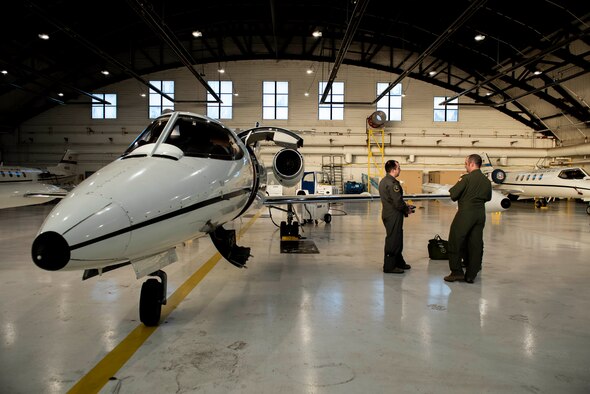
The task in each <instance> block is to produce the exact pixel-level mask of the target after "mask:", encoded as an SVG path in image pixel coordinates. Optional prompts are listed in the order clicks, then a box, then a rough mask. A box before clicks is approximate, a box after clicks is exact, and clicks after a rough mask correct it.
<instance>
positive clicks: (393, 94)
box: [375, 82, 403, 122]
mask: <svg viewBox="0 0 590 394" xmlns="http://www.w3.org/2000/svg"><path fill="white" fill-rule="evenodd" d="M389 85H391V84H390V83H389V82H377V84H376V85H375V86H376V89H377V96H376V97H379V96H380V95H381V93H383V91H384V90H385V89H387V87H389ZM398 98H399V99H398ZM398 100H399V107H396V106H392V101H398ZM402 100H403V89H402V84H401V83H398V84H397V85H395V86H394V87H393V88H392V89H391V90H390V91H389V92H387V94H386V95H385V96H383V97H382V98H381V99H380V100H379V101H377V104H376V106H375V109H376V110H377V111H383V112H385V115H387V121H388V122H389V121H392V122H401V121H402V107H403V103H402ZM384 103H385V104H384ZM392 113H394V114H396V113H399V116H391V114H392Z"/></svg>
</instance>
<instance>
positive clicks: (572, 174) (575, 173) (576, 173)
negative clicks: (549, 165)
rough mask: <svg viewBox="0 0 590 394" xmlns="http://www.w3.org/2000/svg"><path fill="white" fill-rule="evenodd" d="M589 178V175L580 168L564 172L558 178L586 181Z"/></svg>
mask: <svg viewBox="0 0 590 394" xmlns="http://www.w3.org/2000/svg"><path fill="white" fill-rule="evenodd" d="M587 176H588V175H587V174H586V173H585V172H584V171H583V170H582V169H580V168H571V169H567V170H563V171H561V172H560V173H559V175H558V177H560V178H562V179H584V178H585V177H587Z"/></svg>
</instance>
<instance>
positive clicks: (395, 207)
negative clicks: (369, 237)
mask: <svg viewBox="0 0 590 394" xmlns="http://www.w3.org/2000/svg"><path fill="white" fill-rule="evenodd" d="M385 172H386V175H385V176H384V177H383V179H381V182H379V196H380V197H381V204H382V205H383V210H382V212H381V219H382V220H383V224H384V225H385V231H386V234H387V235H386V236H385V248H384V253H385V258H384V260H383V272H385V273H386V274H403V273H404V270H409V269H410V268H412V267H411V266H410V265H409V264H407V263H406V261H405V260H404V257H403V256H402V251H403V249H404V231H403V227H404V217H407V216H408V215H409V214H411V213H414V206H413V205H407V204H406V202H405V201H404V199H403V196H404V192H403V190H402V186H401V184H400V183H399V181H398V180H397V177H398V176H399V174H400V172H401V168H400V165H399V162H397V161H395V160H388V161H387V162H386V163H385Z"/></svg>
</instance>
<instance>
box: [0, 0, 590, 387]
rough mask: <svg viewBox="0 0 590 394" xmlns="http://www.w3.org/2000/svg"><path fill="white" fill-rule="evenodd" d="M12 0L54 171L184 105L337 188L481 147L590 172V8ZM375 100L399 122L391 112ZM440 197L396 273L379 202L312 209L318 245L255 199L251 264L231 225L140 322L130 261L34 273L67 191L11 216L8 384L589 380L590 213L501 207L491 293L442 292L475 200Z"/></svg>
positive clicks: (185, 257) (492, 245) (6, 30)
mask: <svg viewBox="0 0 590 394" xmlns="http://www.w3.org/2000/svg"><path fill="white" fill-rule="evenodd" d="M6 12H7V15H11V16H12V17H11V18H10V20H7V21H6V23H4V24H3V25H2V27H1V29H2V31H3V34H4V37H6V38H5V39H4V40H3V41H2V42H1V43H0V48H1V55H0V69H1V70H0V71H1V74H0V81H1V85H0V162H2V163H3V165H4V166H6V165H12V166H19V165H20V166H23V167H36V168H37V167H38V168H47V167H50V166H55V165H56V164H57V163H58V162H59V160H60V158H61V157H62V156H63V155H64V152H66V151H67V150H68V149H70V150H72V151H75V152H76V154H77V169H76V171H77V172H78V174H79V175H80V176H81V177H88V176H90V175H91V174H92V173H94V172H96V171H97V170H99V169H100V168H101V167H103V166H105V165H106V164H108V163H110V162H112V161H113V160H115V159H117V158H119V157H120V156H121V154H122V152H123V151H125V149H126V148H127V147H128V146H129V144H130V143H131V142H132V141H133V140H134V139H135V138H136V136H137V135H138V134H139V133H140V132H141V131H142V130H143V129H144V128H146V126H148V124H150V122H151V121H152V120H153V119H154V117H155V116H153V115H154V114H156V115H159V114H160V113H162V111H164V110H166V109H174V110H176V111H188V112H194V113H198V114H204V115H207V114H216V115H217V116H213V117H214V118H218V119H219V118H220V119H219V120H220V121H221V122H222V123H223V124H224V125H226V126H227V127H228V128H230V129H232V130H234V131H235V132H236V133H239V132H241V131H243V130H248V129H250V128H252V127H255V125H264V126H269V127H279V128H285V129H288V130H291V131H293V132H294V133H296V134H297V135H298V136H300V137H301V138H302V139H303V140H304V144H303V146H302V147H301V148H300V149H299V151H300V152H301V154H302V155H303V157H304V158H305V169H306V170H307V171H327V172H329V173H330V176H331V178H332V179H331V182H332V183H333V184H334V185H335V186H336V187H337V190H338V191H339V192H343V184H344V182H346V181H354V182H361V183H362V182H363V179H364V176H365V175H369V176H377V178H378V177H380V176H382V175H383V173H382V165H383V160H384V159H385V160H386V159H390V158H392V159H396V160H398V161H399V162H400V163H401V165H402V174H401V178H402V180H404V181H405V182H404V185H405V186H404V190H405V192H406V193H418V192H420V191H421V190H419V189H420V186H421V184H422V183H424V182H429V181H430V182H433V179H435V180H439V181H440V183H451V184H452V183H453V180H456V179H458V177H459V174H461V173H462V172H463V170H464V167H463V162H464V159H465V157H466V156H467V155H469V154H471V153H486V154H488V155H489V157H490V158H491V160H492V163H493V165H494V166H498V167H501V168H503V169H506V171H511V170H523V171H524V170H529V169H532V168H535V167H547V168H552V167H557V166H580V167H582V168H585V169H586V170H588V169H589V168H590V160H589V159H588V156H589V155H590V143H588V137H589V135H590V131H589V128H588V123H589V122H590V105H589V104H588V101H589V99H588V97H589V95H590V76H589V75H588V71H590V51H589V49H590V46H589V44H590V39H589V38H590V37H589V35H590V34H589V33H590V30H589V25H590V7H589V6H588V5H587V4H586V3H585V2H580V1H549V0H545V1H532V0H531V1H528V0H527V1H521V2H517V3H514V2H512V3H507V2H502V1H498V0H488V1H483V0H472V1H467V0H462V1H456V2H452V3H450V4H448V3H441V2H426V3H417V2H408V3H406V4H398V3H396V2H385V1H370V0H346V1H336V0H334V1H322V2H317V1H315V2H314V1H308V0H302V1H298V2H290V1H287V2H275V1H272V0H271V1H270V2H267V1H252V2H248V3H243V2H234V1H220V2H215V3H211V4H206V5H205V4H200V3H199V2H189V1H175V2H165V1H148V2H140V1H135V0H130V1H128V2H123V3H121V2H115V1H110V0H106V1H103V2H101V3H100V4H97V5H96V8H95V9H94V8H93V9H92V10H89V9H88V5H87V4H85V3H83V2H75V1H71V0H65V1H63V0H61V1H47V2H43V3H42V2H36V1H29V0H27V1H23V2H11V3H10V4H8V5H6ZM270 85H272V87H271V88H269V86H270ZM327 85H328V86H331V89H330V88H328V89H326V86H327ZM269 89H270V90H269ZM216 95H217V96H219V97H218V98H216V97H215V96H216ZM384 99H385V101H384ZM330 100H331V101H330ZM447 100H448V102H447ZM377 110H385V111H387V116H388V119H387V122H385V123H384V124H383V125H382V126H379V127H377V128H373V127H370V125H369V124H368V122H367V118H368V117H370V116H371V114H373V113H374V112H375V111H377ZM153 111H155V112H153ZM372 138H375V139H374V140H372ZM276 152H277V149H276V148H275V147H272V146H264V147H263V149H262V151H261V157H262V159H263V160H264V162H265V163H269V162H272V158H273V156H274V154H275V153H276ZM335 169H336V170H335ZM334 171H336V172H334ZM335 174H337V176H336V175H335ZM443 179H444V181H442V180H443ZM155 182H157V180H155ZM269 183H271V184H272V183H275V181H274V180H273V179H269ZM436 183H438V182H436ZM297 188H298V186H293V187H287V188H285V189H284V190H283V192H284V193H285V194H293V193H294V192H295V190H296V189H297ZM74 190H75V189H74ZM129 193H133V190H130V191H129ZM139 198H141V196H138V199H139ZM417 205H418V210H417V213H416V214H414V215H413V216H411V217H410V218H409V219H408V220H407V222H406V224H405V241H404V255H405V256H406V260H407V261H408V263H410V264H411V265H412V269H411V270H409V271H407V272H406V273H405V274H403V275H400V276H393V277H392V276H391V275H389V276H388V275H384V274H383V273H382V272H381V264H382V259H383V256H382V255H383V237H384V234H385V231H384V229H383V225H382V222H381V218H380V208H381V207H380V203H378V202H371V203H357V204H355V203H344V205H333V206H332V211H331V212H332V213H333V217H334V219H333V220H332V221H331V223H327V222H325V221H322V220H321V218H320V220H319V223H315V224H314V223H311V224H309V225H307V226H304V227H303V231H304V232H303V235H304V236H305V237H306V238H308V239H310V240H313V242H314V243H315V245H316V246H317V248H318V250H319V253H309V254H308V253H300V254H297V253H292V254H288V253H280V250H279V246H278V243H279V236H278V230H277V229H276V227H275V226H274V224H273V222H277V221H280V220H285V216H286V215H285V213H284V212H273V213H272V214H271V213H270V212H271V211H267V210H266V209H259V210H256V209H251V210H250V211H248V213H247V214H245V215H243V216H242V217H241V218H239V219H236V221H235V223H234V225H235V227H236V229H237V230H243V231H242V232H241V236H240V241H239V243H243V244H247V245H248V246H250V247H251V248H252V252H251V253H252V255H253V256H254V257H252V262H251V263H249V265H248V266H249V267H250V268H249V269H248V270H239V269H236V268H235V267H233V266H231V265H229V264H226V263H225V262H224V261H223V258H221V257H220V255H219V254H216V251H215V248H214V247H213V244H212V243H211V241H210V240H209V238H208V237H207V238H201V239H195V240H190V241H187V242H185V243H183V244H182V245H179V246H178V248H177V250H178V253H179V255H180V260H181V261H180V262H178V263H175V264H172V265H170V266H169V267H167V268H166V271H167V273H168V275H169V285H168V289H167V292H168V295H169V296H170V297H171V300H172V302H170V304H171V305H169V306H167V307H166V309H164V312H163V318H162V322H161V324H160V326H159V327H156V328H153V327H149V328H146V327H144V326H143V325H142V324H141V323H139V320H138V317H137V300H138V296H139V292H140V287H141V281H138V280H136V279H135V278H134V273H133V270H132V269H130V268H129V267H124V268H121V269H118V270H114V271H112V272H108V273H104V274H103V275H102V276H99V277H97V278H92V279H90V280H87V281H81V280H80V279H81V278H80V277H81V272H79V271H75V272H47V271H41V270H39V269H38V268H37V267H36V266H34V264H33V263H32V261H31V243H32V242H33V239H34V238H35V235H36V233H37V231H38V230H39V228H40V226H41V224H42V222H43V221H44V219H45V218H46V217H47V215H48V214H49V213H50V211H51V209H52V208H53V207H54V206H55V202H51V203H47V204H43V205H32V206H25V207H18V208H8V209H0V223H1V225H0V229H1V230H0V231H1V232H0V251H1V256H2V257H0V270H1V271H2V275H1V277H2V283H3V285H4V286H3V290H1V293H2V299H3V302H2V310H1V315H0V319H1V321H0V336H1V337H2V345H1V346H2V347H1V349H0V350H1V351H0V366H1V367H2V370H3V371H4V372H2V374H0V376H1V377H0V384H1V386H0V387H3V388H4V389H6V390H7V392H15V393H16V392H64V391H68V390H71V391H72V392H98V391H100V392H105V393H106V392H145V391H157V392H169V391H172V390H175V391H178V392H212V393H215V392H243V393H255V392H256V393H258V392H269V393H270V392H277V391H279V390H282V391H286V392H314V393H330V392H350V393H356V392H359V391H361V390H365V391H370V392H391V391H392V390H393V391H399V392H448V393H451V392H452V393H457V392H465V393H467V392H474V391H487V392H507V391H509V392H519V393H520V392H522V393H530V392H535V393H545V392H546V393H553V392H568V393H570V392H571V393H578V392H579V393H583V392H588V391H589V390H590V379H589V376H590V373H589V372H590V371H589V368H588V366H589V365H590V358H589V356H588V352H587V351H585V349H587V348H588V347H589V345H590V336H589V335H588V333H587V330H586V327H587V326H588V323H589V321H588V320H589V318H588V315H587V313H586V311H587V310H588V300H590V297H589V295H590V294H589V291H588V289H587V286H586V283H587V281H588V279H590V275H589V270H588V267H587V258H586V257H584V256H587V255H588V252H589V251H590V237H589V236H588V233H590V228H589V227H588V225H589V223H588V216H587V215H586V214H585V213H584V212H585V208H586V206H587V204H583V203H580V201H579V200H575V199H569V200H565V199H563V200H556V201H553V202H552V203H550V204H549V205H548V206H547V207H543V208H542V209H537V208H535V207H534V205H533V204H532V203H530V202H527V200H525V201H522V202H516V203H513V206H512V207H511V208H510V209H509V210H508V211H506V212H501V213H493V214H488V215H487V224H486V229H485V232H484V242H485V254H484V268H483V271H482V274H481V277H480V278H478V281H477V282H476V283H474V284H472V285H468V284H460V283H445V282H444V281H443V280H442V277H443V276H444V275H446V274H448V263H447V262H446V261H435V260H430V259H429V258H428V253H427V251H426V244H427V243H428V240H429V239H430V238H432V237H433V236H434V235H435V234H440V235H442V236H443V237H446V236H447V235H448V229H449V226H450V223H451V221H452V218H453V215H454V213H455V209H454V208H452V207H447V206H445V205H444V204H442V203H440V202H437V201H428V202H421V203H417ZM173 295H175V297H172V296H173ZM113 360H119V361H116V362H115V361H113ZM120 360H123V362H120ZM118 363H120V364H118ZM109 365H110V367H109ZM109 378H110V379H109ZM97 382H101V383H97ZM4 389H3V390H2V391H4Z"/></svg>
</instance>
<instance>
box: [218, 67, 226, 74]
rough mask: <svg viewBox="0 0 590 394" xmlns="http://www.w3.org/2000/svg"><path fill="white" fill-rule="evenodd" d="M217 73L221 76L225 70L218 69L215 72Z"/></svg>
mask: <svg viewBox="0 0 590 394" xmlns="http://www.w3.org/2000/svg"><path fill="white" fill-rule="evenodd" d="M217 72H218V73H220V74H223V73H224V72H225V69H223V68H220V69H218V70H217Z"/></svg>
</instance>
